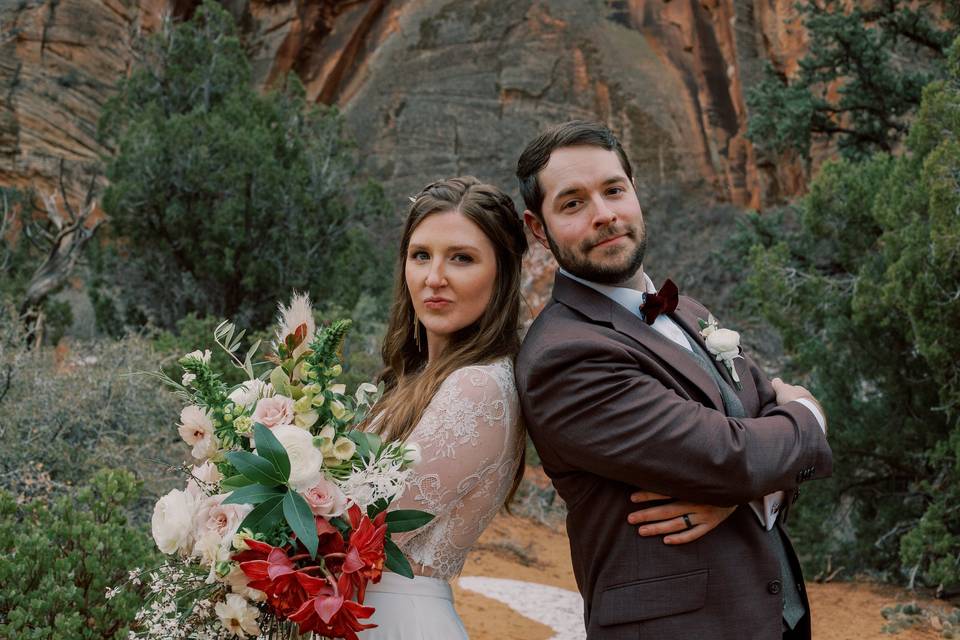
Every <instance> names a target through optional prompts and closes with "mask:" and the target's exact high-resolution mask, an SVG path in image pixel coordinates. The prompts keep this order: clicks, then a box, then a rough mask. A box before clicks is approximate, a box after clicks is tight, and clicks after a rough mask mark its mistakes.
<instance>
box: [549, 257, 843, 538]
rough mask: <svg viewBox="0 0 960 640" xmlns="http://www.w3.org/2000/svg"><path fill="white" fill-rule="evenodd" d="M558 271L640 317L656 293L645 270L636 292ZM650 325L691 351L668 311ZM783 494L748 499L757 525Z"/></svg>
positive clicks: (771, 517) (776, 509)
mask: <svg viewBox="0 0 960 640" xmlns="http://www.w3.org/2000/svg"><path fill="white" fill-rule="evenodd" d="M560 272H561V273H562V274H563V275H565V276H567V277H568V278H570V279H571V280H576V281H577V282H579V283H581V284H584V285H586V286H588V287H590V288H591V289H594V290H595V291H598V292H600V293H602V294H603V295H605V296H607V297H608V298H610V299H611V300H613V301H614V302H616V303H617V304H619V305H620V306H622V307H623V308H625V309H626V310H627V311H629V312H630V313H632V314H633V315H635V316H637V317H638V318H640V319H642V318H643V315H642V314H641V313H640V307H641V305H643V296H644V293H656V292H657V288H656V287H655V286H654V285H653V281H652V280H651V279H650V276H648V275H647V274H646V273H644V274H643V280H644V286H645V290H644V291H637V290H636V289H630V288H628V287H615V286H613V285H608V284H599V283H597V282H590V281H589V280H584V279H583V278H578V277H577V276H575V275H573V274H572V273H569V272H567V271H565V270H564V269H560ZM650 327H651V328H652V329H654V330H655V331H656V332H657V333H659V334H660V335H662V336H663V337H665V338H667V339H668V340H671V341H673V342H674V343H676V344H677V345H679V346H681V347H683V348H684V349H686V350H687V351H693V347H691V346H690V340H689V339H688V338H687V334H686V332H685V331H684V330H683V329H681V328H680V326H679V325H677V323H676V322H674V320H673V319H672V318H671V317H669V316H668V315H667V314H665V313H661V314H659V315H658V316H657V318H656V320H654V321H653V324H652V325H650ZM793 402H799V403H800V404H802V405H803V406H805V407H806V408H808V409H809V410H810V411H811V412H813V417H814V418H816V419H817V423H818V424H819V425H820V428H821V429H822V430H824V431H826V420H825V419H824V417H823V414H822V413H820V410H819V409H818V408H817V406H816V405H815V404H814V403H812V402H810V401H809V400H807V399H805V398H800V399H798V400H794V401H793ZM785 496H786V494H785V493H784V492H783V491H776V492H774V493H771V494H768V495H765V496H764V497H763V499H757V500H751V501H750V508H751V509H753V512H754V513H755V514H756V515H757V519H759V520H760V524H762V525H763V526H764V527H765V528H766V529H767V530H770V529H772V528H773V525H774V524H776V522H777V515H778V514H779V513H780V509H781V508H782V506H783V501H784V499H785Z"/></svg>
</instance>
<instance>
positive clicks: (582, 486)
mask: <svg viewBox="0 0 960 640" xmlns="http://www.w3.org/2000/svg"><path fill="white" fill-rule="evenodd" d="M517 177H518V178H519V180H520V191H521V193H522V195H523V198H524V202H525V204H526V211H525V212H524V218H525V221H526V223H527V225H528V227H529V229H530V231H531V232H532V233H533V235H534V236H535V237H536V238H537V240H539V241H540V243H541V244H542V245H544V246H545V247H547V248H549V250H550V251H551V252H552V253H553V255H554V257H555V258H556V260H557V262H558V263H559V265H560V271H559V272H558V274H557V277H556V281H555V283H554V289H553V298H552V300H551V301H550V303H549V304H548V305H547V307H546V308H545V309H544V310H543V312H542V313H541V314H540V316H539V317H538V318H537V319H536V321H535V322H534V323H533V326H532V327H531V328H530V331H529V333H528V334H527V337H526V339H525V341H524V343H523V347H522V349H521V351H520V354H519V356H518V359H517V366H516V376H517V386H518V388H519V392H520V399H521V405H522V408H523V413H524V417H525V420H526V425H527V428H528V429H529V432H530V435H531V437H532V438H533V442H534V444H535V445H536V447H537V451H538V452H539V453H540V457H541V460H542V461H543V466H544V469H545V470H546V472H547V474H549V476H550V477H551V479H552V480H553V483H554V485H555V486H556V488H557V491H558V492H559V493H560V496H561V497H562V498H563V499H564V501H565V502H566V504H567V507H568V509H569V515H568V517H567V532H568V534H569V538H570V550H571V555H572V559H573V568H574V573H575V575H576V578H577V585H578V586H579V588H580V592H581V593H582V594H583V598H584V607H585V611H584V617H585V622H586V627H587V635H588V637H589V638H590V639H591V640H599V639H603V640H619V639H627V638H629V639H631V640H637V639H638V638H658V639H659V640H675V639H677V640H680V639H688V638H695V639H698V640H725V639H729V640H743V639H745V638H758V639H764V640H766V639H770V640H773V639H779V638H790V639H793V638H804V639H806V638H809V637H810V615H809V607H808V603H807V598H806V594H805V592H804V588H803V579H802V576H801V574H800V567H799V564H798V563H797V558H796V555H795V554H794V552H793V548H792V546H791V544H790V541H789V539H788V538H787V536H786V534H785V533H784V532H783V529H782V527H781V525H782V520H783V516H784V514H785V511H786V509H787V507H788V506H789V502H790V500H791V498H792V499H795V498H796V495H797V493H798V491H797V487H798V485H799V484H800V483H802V482H804V481H807V480H811V479H814V478H822V477H826V476H829V475H830V472H831V465H832V461H831V453H830V449H829V447H828V446H827V440H826V435H825V422H824V418H823V414H822V410H821V409H820V407H819V404H818V403H817V401H816V400H815V399H814V398H813V396H811V395H810V394H809V392H807V391H806V390H805V389H803V388H802V387H794V386H791V385H786V384H783V383H781V382H780V381H779V380H774V382H773V383H771V382H770V381H768V380H767V378H766V377H765V376H764V375H763V373H762V372H761V371H760V370H759V368H758V367H757V366H756V365H755V364H754V362H753V361H752V360H751V359H750V358H749V357H748V356H746V355H743V356H742V357H737V358H735V359H733V360H729V362H730V363H731V364H730V366H733V367H735V371H730V369H729V368H728V366H725V364H724V363H726V362H728V361H727V360H723V361H721V362H718V361H717V360H716V359H715V357H713V356H712V355H711V353H710V352H709V349H708V346H707V344H706V343H705V342H704V338H703V336H702V335H701V333H700V327H699V323H698V319H702V320H708V318H709V312H708V311H707V309H705V308H704V307H703V306H702V305H700V304H699V303H698V302H696V301H695V300H693V299H691V298H688V297H685V296H679V300H678V299H677V297H676V291H675V289H674V288H673V286H672V283H670V284H667V285H666V286H664V287H662V288H661V290H660V291H659V292H657V291H656V289H655V288H654V286H653V283H652V282H651V280H650V278H649V277H648V276H647V275H646V274H645V273H644V271H643V257H644V252H645V249H646V244H647V237H646V231H645V228H644V223H643V214H642V212H641V209H640V203H639V201H638V198H637V193H636V190H635V188H634V182H633V174H632V169H631V166H630V162H629V160H628V159H627V157H626V154H625V153H624V151H623V148H622V147H621V145H620V143H619V141H618V140H617V139H616V137H614V135H613V134H612V133H611V132H610V131H609V130H608V129H607V128H606V127H604V126H603V125H599V124H593V123H587V122H568V123H565V124H562V125H559V126H557V127H554V128H553V129H550V130H549V131H547V132H546V133H544V134H542V135H541V136H540V137H538V138H537V139H536V140H534V141H533V142H531V143H530V144H529V145H527V148H526V149H525V150H524V152H523V155H522V156H521V157H520V160H519V162H518V164H517ZM723 335H725V336H726V337H730V335H731V334H729V333H725V334H723ZM734 337H735V336H734ZM727 347H728V349H730V348H732V349H735V348H736V344H734V345H727ZM732 353H736V352H735V351H733V352H732ZM640 489H642V490H644V491H645V492H655V493H656V494H662V496H671V497H672V498H674V499H676V500H679V501H686V502H693V503H707V504H713V505H723V506H734V505H740V506H739V507H738V508H736V509H735V510H734V511H733V512H732V514H731V515H730V516H729V517H728V518H727V519H726V520H725V521H723V522H722V523H721V524H720V525H719V526H717V528H716V529H713V530H712V531H710V532H709V533H708V534H706V535H704V536H703V537H700V538H698V539H696V540H694V541H692V542H690V543H688V544H680V545H667V544H664V543H663V541H662V539H661V538H659V537H643V536H641V535H638V532H637V529H636V528H635V527H634V526H632V525H631V524H630V523H628V514H629V513H630V512H631V511H632V510H633V509H634V508H636V505H633V504H631V502H630V500H631V496H632V495H633V496H634V499H636V497H637V495H638V494H637V492H638V491H639V490H640ZM640 495H646V496H647V499H649V498H650V497H662V496H655V495H653V494H650V493H646V494H640ZM676 504H678V505H679V504H681V502H677V503H676ZM646 513H648V514H657V515H658V517H657V519H658V520H659V519H664V522H661V524H660V525H658V526H659V527H660V530H661V531H678V530H681V529H683V528H689V527H691V526H693V527H695V526H696V525H697V524H699V523H697V522H692V521H691V516H693V515H694V514H692V513H691V514H686V513H679V514H677V513H673V514H672V513H671V512H670V507H669V506H667V507H663V506H659V505H658V506H650V505H648V508H647V509H646ZM647 519H648V520H649V518H647ZM632 521H633V520H632V519H631V522H632Z"/></svg>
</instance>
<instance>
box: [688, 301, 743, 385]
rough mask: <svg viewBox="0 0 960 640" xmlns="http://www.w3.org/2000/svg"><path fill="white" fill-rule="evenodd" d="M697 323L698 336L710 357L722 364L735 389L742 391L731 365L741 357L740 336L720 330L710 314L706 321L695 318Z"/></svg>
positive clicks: (738, 377) (726, 330) (735, 369)
mask: <svg viewBox="0 0 960 640" xmlns="http://www.w3.org/2000/svg"><path fill="white" fill-rule="evenodd" d="M697 321H698V322H699V323H700V335H701V336H703V339H704V342H706V344H707V350H708V351H709V352H710V355H712V356H713V357H715V358H716V359H717V362H722V363H723V364H724V366H725V367H726V368H727V371H729V372H730V377H731V378H733V382H734V384H736V385H737V389H743V385H741V384H740V376H738V375H737V368H736V367H735V366H734V365H733V361H734V360H736V359H737V358H742V357H743V356H741V355H740V334H739V333H737V332H736V331H731V330H730V329H721V328H720V325H719V323H718V322H717V319H716V318H714V317H713V314H710V315H709V316H708V318H707V319H706V320H702V319H700V318H697Z"/></svg>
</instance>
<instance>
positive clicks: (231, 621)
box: [214, 593, 260, 638]
mask: <svg viewBox="0 0 960 640" xmlns="http://www.w3.org/2000/svg"><path fill="white" fill-rule="evenodd" d="M214 611H216V612H217V617H218V618H220V623H221V624H222V625H223V627H224V628H225V629H226V630H227V631H230V632H231V633H233V634H235V635H237V636H240V637H241V638H246V637H247V635H251V636H254V637H256V636H258V635H260V625H258V624H257V616H259V615H260V611H258V610H257V609H256V607H252V606H250V605H249V604H248V603H247V601H246V600H244V599H243V596H239V595H237V594H236V593H228V594H227V599H226V601H224V602H218V603H217V606H216V607H214Z"/></svg>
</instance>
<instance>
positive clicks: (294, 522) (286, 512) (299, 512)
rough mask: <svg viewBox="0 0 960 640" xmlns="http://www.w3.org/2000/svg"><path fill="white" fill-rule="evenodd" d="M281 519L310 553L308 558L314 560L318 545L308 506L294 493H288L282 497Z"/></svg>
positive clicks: (318, 540) (315, 527) (312, 518)
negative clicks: (284, 520) (284, 519)
mask: <svg viewBox="0 0 960 640" xmlns="http://www.w3.org/2000/svg"><path fill="white" fill-rule="evenodd" d="M283 517H285V518H286V519H287V524H289V525H290V528H291V529H292V530H293V532H294V533H295V534H297V539H298V540H300V542H302V543H303V546H305V547H306V548H307V551H309V552H310V557H311V558H316V557H317V545H318V544H319V543H320V539H319V537H318V536H317V523H316V520H314V517H313V512H312V511H310V505H308V504H307V501H306V500H304V499H303V496H301V495H300V494H299V493H297V492H296V491H288V492H287V495H285V496H284V497H283Z"/></svg>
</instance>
